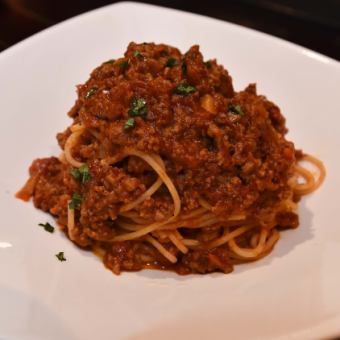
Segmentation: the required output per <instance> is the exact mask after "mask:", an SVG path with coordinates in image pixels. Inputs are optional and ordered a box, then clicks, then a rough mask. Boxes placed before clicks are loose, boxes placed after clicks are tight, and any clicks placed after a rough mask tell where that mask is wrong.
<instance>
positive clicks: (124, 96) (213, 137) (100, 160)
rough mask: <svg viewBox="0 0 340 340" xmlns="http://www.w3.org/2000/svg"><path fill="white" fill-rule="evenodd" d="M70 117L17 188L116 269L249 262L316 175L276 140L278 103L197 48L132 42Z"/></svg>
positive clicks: (288, 221)
mask: <svg viewBox="0 0 340 340" xmlns="http://www.w3.org/2000/svg"><path fill="white" fill-rule="evenodd" d="M69 115H70V116H71V118H73V120H74V122H73V124H72V125H71V126H70V127H69V128H68V129H66V131H65V132H63V133H60V134H58V142H59V144H60V146H61V148H62V150H63V152H62V154H61V156H60V157H59V158H55V157H51V158H45V159H38V160H35V161H34V162H33V163H32V166H31V168H30V179H29V180H28V181H27V183H26V185H25V186H24V188H23V189H22V190H21V191H20V192H19V193H18V194H17V196H18V197H19V198H22V199H24V200H28V199H29V198H30V197H33V201H34V204H35V206H36V207H38V208H40V209H42V210H44V211H47V212H49V213H51V214H52V215H54V216H55V217H56V218H57V221H58V223H59V224H60V225H61V227H62V229H63V230H64V231H65V233H66V234H67V235H68V237H69V239H70V240H71V241H73V242H74V243H76V244H77V245H79V246H81V247H84V248H87V249H92V250H93V251H94V252H95V253H96V254H97V255H99V256H100V257H101V258H103V261H104V263H105V265H106V266H107V267H108V268H110V269H111V270H112V271H113V272H114V273H116V274H119V273H120V272H121V271H135V270H141V269H144V268H157V269H170V270H175V271H176V272H178V273H179V274H189V273H202V274H203V273H209V272H214V271H222V272H225V273H228V272H230V271H231V270H232V268H233V265H234V264H239V263H243V262H248V261H254V260H258V259H260V258H262V257H263V256H265V255H267V254H268V253H269V252H270V251H271V250H272V249H273V247H274V245H275V243H276V242H277V241H278V240H279V237H280V232H281V231H282V230H284V229H287V228H295V227H297V226H298V216H297V211H296V210H297V206H298V201H299V200H300V198H301V196H303V195H306V194H309V193H310V192H312V191H314V190H316V189H317V188H318V187H319V186H320V185H321V184H322V182H323V180H324V178H325V168H324V166H323V164H322V162H321V161H319V160H318V159H317V158H315V157H313V156H310V155H307V154H304V153H302V152H301V151H298V150H295V148H294V145H293V143H291V142H289V141H287V140H286V139H285V134H286V132H287V129H286V127H285V119H284V117H283V116H282V114H281V112H280V110H279V108H278V107H277V106H276V105H275V104H273V103H272V102H270V101H269V100H267V99H266V97H264V96H259V95H257V93H256V87H255V85H249V86H248V87H247V88H246V89H245V90H244V91H241V92H235V91H234V89H233V85H232V80H231V77H230V76H229V74H228V72H227V71H226V70H225V69H224V68H223V67H222V66H220V65H218V64H217V63H216V61H215V60H209V61H207V62H204V61H203V57H202V55H201V53H200V52H199V49H198V46H193V47H192V48H190V50H189V51H188V52H187V53H185V54H181V53H180V51H179V50H178V49H176V48H173V47H170V46H167V45H163V44H160V45H155V44H152V43H150V44H145V43H144V44H140V45H138V44H135V43H131V44H130V45H129V47H128V49H127V51H126V53H125V55H124V57H123V58H120V59H118V60H116V61H109V62H105V63H103V64H102V65H101V66H99V67H98V68H97V69H95V70H94V71H93V73H92V74H91V77H90V79H89V80H88V81H87V82H86V84H84V85H81V86H79V87H78V99H77V101H76V103H75V105H74V107H73V108H72V109H71V111H70V112H69ZM306 163H309V166H308V167H307V166H306ZM310 167H312V168H315V170H316V172H312V171H311V170H309V169H310ZM292 237H293V235H292Z"/></svg>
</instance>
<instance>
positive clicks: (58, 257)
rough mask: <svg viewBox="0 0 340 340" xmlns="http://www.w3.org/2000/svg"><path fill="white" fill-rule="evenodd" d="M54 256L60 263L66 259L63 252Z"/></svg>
mask: <svg viewBox="0 0 340 340" xmlns="http://www.w3.org/2000/svg"><path fill="white" fill-rule="evenodd" d="M55 256H56V257H57V259H58V260H59V261H60V262H63V261H66V258H65V256H64V252H63V251H60V252H59V253H58V254H55Z"/></svg>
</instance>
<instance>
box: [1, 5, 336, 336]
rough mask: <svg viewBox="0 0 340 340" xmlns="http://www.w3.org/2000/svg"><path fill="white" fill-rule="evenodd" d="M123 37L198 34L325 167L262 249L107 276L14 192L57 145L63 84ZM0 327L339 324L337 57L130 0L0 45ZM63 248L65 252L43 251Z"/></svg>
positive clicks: (292, 329) (124, 330) (114, 50)
mask: <svg viewBox="0 0 340 340" xmlns="http://www.w3.org/2000/svg"><path fill="white" fill-rule="evenodd" d="M130 41H136V42H143V41H154V42H164V43H167V44H171V45H174V46H178V47H180V48H181V49H182V51H185V50H186V49H188V48H189V46H191V45H192V44H200V45H201V50H202V52H203V54H204V56H205V57H206V58H211V57H216V58H217V59H218V61H219V63H221V64H223V65H225V67H226V68H227V69H228V70H229V71H230V73H231V75H232V76H233V78H234V85H235V88H236V89H242V88H244V87H245V85H246V84H248V83H250V82H257V84H258V91H259V92H260V93H264V94H266V95H267V96H268V97H269V98H270V99H271V100H273V101H274V102H275V103H277V104H278V105H279V106H280V107H281V109H282V111H283V113H284V114H285V116H286V118H287V124H288V127H289V129H290V133H289V138H291V139H292V140H294V141H295V143H296V146H297V147H299V148H303V149H304V150H305V151H308V152H310V153H312V154H315V155H316V156H318V157H320V158H321V159H322V160H323V161H324V162H325V165H326V167H327V171H328V174H327V179H326V182H325V183H324V185H323V186H322V188H321V189H320V190H318V191H317V192H316V193H314V194H312V195H311V196H309V197H307V198H305V199H304V200H303V202H302V204H301V206H300V216H301V226H300V228H299V229H297V230H294V231H287V232H285V233H283V234H282V238H281V240H280V242H279V243H278V245H277V246H276V247H275V249H274V251H273V252H272V254H271V255H270V256H268V257H267V258H265V259H263V260H261V261H259V262H257V263H252V264H249V265H242V266H239V267H236V268H235V271H234V272H233V273H232V274H230V275H220V274H214V275H206V276H187V277H180V276H176V275H175V274H172V273H164V272H157V271H142V272H139V273H124V274H123V275H121V276H114V275H113V274H112V273H111V272H109V271H108V270H106V269H105V268H104V267H103V265H102V264H101V262H100V261H99V260H98V259H97V258H95V257H94V256H93V255H91V254H90V253H87V252H84V251H81V250H80V249H78V248H76V247H75V246H73V244H72V243H71V242H69V241H68V240H67V239H66V238H65V237H64V236H63V235H62V233H61V232H59V231H58V232H56V233H54V234H49V233H46V232H44V231H43V230H42V228H40V227H38V226H37V224H38V223H39V222H45V221H50V222H51V223H52V222H53V220H52V219H51V218H50V217H49V216H47V215H46V214H44V213H42V212H40V211H38V210H36V209H34V208H33V206H32V204H24V203H23V202H21V201H19V200H16V199H15V198H14V193H15V192H16V191H17V189H18V188H20V186H21V185H22V184H23V183H24V181H25V180H26V178H27V169H28V166H29V164H30V162H31V161H32V160H33V159H34V158H37V157H45V156H49V155H58V153H59V150H58V147H57V143H56V139H55V138H54V136H55V135H56V133H57V132H59V131H62V130H63V129H64V128H65V127H66V126H67V125H69V123H70V120H69V119H68V118H67V116H66V112H67V110H68V109H69V108H70V107H71V105H72V104H73V102H74V100H75V97H76V94H75V85H76V84H79V83H82V82H84V81H85V80H86V79H87V77H88V74H89V72H90V71H91V70H92V69H93V68H94V67H95V66H97V65H98V64H100V63H101V62H102V61H105V60H107V59H110V58H115V57H117V56H120V55H121V54H122V53H123V52H124V50H125V48H126V46H127V44H128V43H129V42H130ZM0 149H1V152H0V154H1V166H0V212H1V222H0V225H1V227H0V338H1V339H5V340H8V339H11V340H12V339H15V340H18V339H20V340H21V339H22V340H23V339H25V340H26V339H46V340H48V339H67V340H68V339H70V340H73V339H79V340H87V339H91V340H92V339H103V340H105V339H129V340H137V339H138V340H141V339H207V338H209V339H226V338H229V339H250V338H251V339H254V338H259V339H270V338H274V337H275V338H282V339H306V338H308V339H311V338H320V337H324V336H330V335H336V334H340V269H339V268H340V266H339V261H340V225H339V224H340V222H339V218H338V211H339V196H337V193H338V190H339V188H340V160H339V150H340V64H339V63H338V62H336V61H334V60H331V59H329V58H327V57H324V56H321V55H319V54H317V53H314V52H312V51H309V50H307V49H305V48H302V47H298V46H295V45H292V44H290V43H287V42H284V41H281V40H279V39H276V38H273V37H270V36H267V35H264V34H261V33H258V32H254V31H252V30H248V29H245V28H241V27H238V26H235V25H232V24H228V23H225V22H221V21H217V20H213V19H209V18H205V17H202V16H197V15H192V14H187V13H182V12H178V11H174V10H168V9H164V8H158V7H153V6H149V5H142V4H136V3H118V4H115V5H112V6H108V7H105V8H102V9H99V10H96V11H93V12H90V13H87V14H84V15H81V16H79V17H76V18H74V19H71V20H68V21H66V22H64V23H62V24H59V25H57V26H54V27H52V28H50V29H48V30H46V31H44V32H42V33H39V34H37V35H35V36H33V37H31V38H29V39H27V40H25V41H23V42H21V43H19V44H18V45H16V46H14V47H12V48H10V49H8V50H6V51H4V52H3V53H1V54H0ZM59 251H64V252H65V256H66V258H67V261H66V262H59V261H57V259H56V258H55V256H54V254H56V253H57V252H59Z"/></svg>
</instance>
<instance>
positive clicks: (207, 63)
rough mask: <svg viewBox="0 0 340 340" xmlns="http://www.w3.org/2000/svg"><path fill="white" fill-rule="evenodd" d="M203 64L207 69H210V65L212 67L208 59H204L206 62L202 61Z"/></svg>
mask: <svg viewBox="0 0 340 340" xmlns="http://www.w3.org/2000/svg"><path fill="white" fill-rule="evenodd" d="M204 65H205V67H206V68H207V69H211V67H212V65H211V62H210V61H206V62H205V63H204Z"/></svg>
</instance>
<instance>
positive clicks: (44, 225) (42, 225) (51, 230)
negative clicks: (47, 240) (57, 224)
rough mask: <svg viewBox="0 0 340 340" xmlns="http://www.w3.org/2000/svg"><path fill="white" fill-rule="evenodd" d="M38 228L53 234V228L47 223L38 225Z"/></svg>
mask: <svg viewBox="0 0 340 340" xmlns="http://www.w3.org/2000/svg"><path fill="white" fill-rule="evenodd" d="M39 226H40V227H43V228H44V229H45V231H48V232H49V233H53V232H54V227H52V226H51V225H50V224H49V223H48V222H46V223H39Z"/></svg>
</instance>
